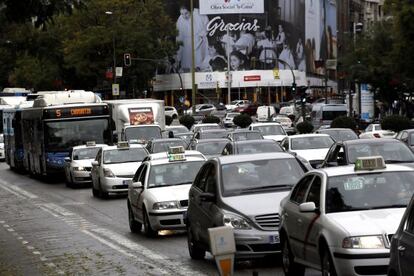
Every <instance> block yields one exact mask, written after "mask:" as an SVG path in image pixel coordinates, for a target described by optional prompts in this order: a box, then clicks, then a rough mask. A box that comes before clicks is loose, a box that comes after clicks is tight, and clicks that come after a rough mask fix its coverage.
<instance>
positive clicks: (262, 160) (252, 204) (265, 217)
mask: <svg viewBox="0 0 414 276" xmlns="http://www.w3.org/2000/svg"><path fill="white" fill-rule="evenodd" d="M303 174H304V171H303V169H302V168H301V166H300V164H299V163H298V161H297V160H296V159H295V158H294V157H293V156H292V155H290V154H288V153H282V152H281V153H262V154H252V155H234V156H222V157H217V158H212V159H210V160H209V161H207V163H205V165H203V167H202V168H201V169H200V171H199V172H198V174H197V176H196V178H195V180H194V182H193V185H192V186H191V189H190V192H189V207H188V215H187V231H188V232H187V238H188V248H189V253H190V256H191V257H192V258H193V259H202V258H204V256H205V252H206V251H209V250H210V244H209V239H208V228H211V227H218V226H225V225H226V226H230V227H232V228H233V229H234V236H235V242H236V250H237V252H236V258H254V257H263V256H266V255H269V254H275V253H278V252H280V239H279V232H278V229H279V222H280V216H279V206H280V201H281V200H282V199H283V198H284V197H286V196H287V195H288V193H289V191H290V190H291V189H292V187H293V186H294V185H295V184H296V183H297V181H298V180H299V179H300V178H301V177H302V176H303Z"/></svg>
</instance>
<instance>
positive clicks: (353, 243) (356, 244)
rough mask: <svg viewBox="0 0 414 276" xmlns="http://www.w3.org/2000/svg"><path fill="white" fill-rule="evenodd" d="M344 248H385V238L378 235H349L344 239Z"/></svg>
mask: <svg viewBox="0 0 414 276" xmlns="http://www.w3.org/2000/svg"><path fill="white" fill-rule="evenodd" d="M342 247H343V248H352V249H381V248H385V242H384V238H383V237H382V236H380V235H378V236H361V237H347V238H345V239H344V240H343V241H342Z"/></svg>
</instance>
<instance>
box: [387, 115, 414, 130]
mask: <svg viewBox="0 0 414 276" xmlns="http://www.w3.org/2000/svg"><path fill="white" fill-rule="evenodd" d="M410 127H411V124H410V120H409V119H408V118H407V117H404V116H400V115H391V116H388V117H385V118H384V119H382V121H381V128H382V129H387V130H392V131H395V132H400V131H401V130H404V129H409V128H410Z"/></svg>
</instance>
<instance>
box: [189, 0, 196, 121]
mask: <svg viewBox="0 0 414 276" xmlns="http://www.w3.org/2000/svg"><path fill="white" fill-rule="evenodd" d="M190 9H191V88H192V93H191V105H192V109H193V114H195V113H196V107H195V106H196V90H197V87H196V83H195V44H194V0H191V2H190Z"/></svg>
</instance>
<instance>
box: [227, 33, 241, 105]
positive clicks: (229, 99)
mask: <svg viewBox="0 0 414 276" xmlns="http://www.w3.org/2000/svg"><path fill="white" fill-rule="evenodd" d="M229 47H230V30H229V28H227V47H226V48H227V104H230V102H231V68H230V49H229ZM239 100H240V96H239Z"/></svg>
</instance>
